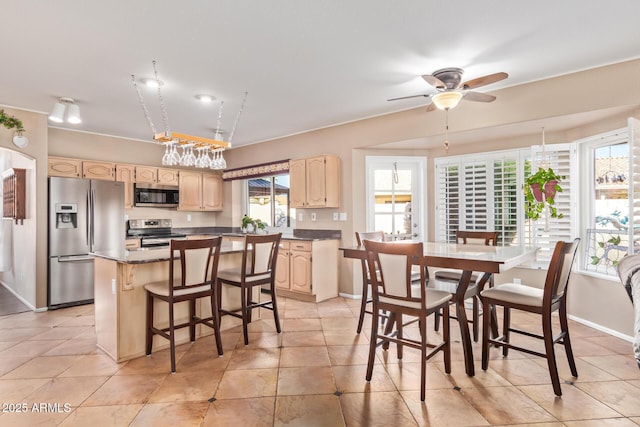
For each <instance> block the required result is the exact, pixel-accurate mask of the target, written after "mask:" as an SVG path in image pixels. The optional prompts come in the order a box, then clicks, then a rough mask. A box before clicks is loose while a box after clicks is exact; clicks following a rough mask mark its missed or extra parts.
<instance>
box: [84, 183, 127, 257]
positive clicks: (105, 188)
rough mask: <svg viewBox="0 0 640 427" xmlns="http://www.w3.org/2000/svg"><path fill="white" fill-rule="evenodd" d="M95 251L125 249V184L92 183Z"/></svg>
mask: <svg viewBox="0 0 640 427" xmlns="http://www.w3.org/2000/svg"><path fill="white" fill-rule="evenodd" d="M91 194H92V198H91V199H92V200H91V207H92V211H93V218H92V220H93V222H92V225H93V230H92V231H93V232H92V236H91V237H92V239H91V242H92V250H93V251H116V250H117V251H121V250H123V249H124V238H125V227H124V183H123V182H117V181H112V182H109V181H95V180H93V181H91Z"/></svg>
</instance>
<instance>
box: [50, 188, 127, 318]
mask: <svg viewBox="0 0 640 427" xmlns="http://www.w3.org/2000/svg"><path fill="white" fill-rule="evenodd" d="M124 238H125V221H124V183H122V182H115V181H101V180H88V179H77V178H57V177H51V178H49V274H48V282H49V283H48V298H47V302H48V306H49V308H60V307H66V306H71V305H79V304H88V303H91V302H93V257H92V256H91V255H89V253H90V252H95V251H108V250H123V249H124Z"/></svg>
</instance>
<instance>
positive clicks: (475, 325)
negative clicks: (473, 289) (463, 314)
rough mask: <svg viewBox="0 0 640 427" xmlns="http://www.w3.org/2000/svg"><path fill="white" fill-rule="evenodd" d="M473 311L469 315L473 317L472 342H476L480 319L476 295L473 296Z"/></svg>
mask: <svg viewBox="0 0 640 427" xmlns="http://www.w3.org/2000/svg"><path fill="white" fill-rule="evenodd" d="M472 298H473V313H471V316H472V317H473V342H478V336H479V335H480V333H479V332H480V331H479V329H480V325H479V323H480V319H479V307H478V305H479V304H478V297H477V296H475V295H474V296H473V297H472Z"/></svg>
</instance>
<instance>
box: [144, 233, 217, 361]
mask: <svg viewBox="0 0 640 427" xmlns="http://www.w3.org/2000/svg"><path fill="white" fill-rule="evenodd" d="M221 241H222V238H221V237H215V238H211V239H200V240H171V245H170V251H171V252H170V254H171V256H170V259H169V278H168V280H162V281H157V282H150V283H147V284H145V285H144V289H145V290H146V291H147V334H146V354H147V356H148V355H150V354H151V350H152V346H153V336H154V335H160V336H161V337H164V338H166V339H168V340H169V347H170V351H171V372H176V343H175V330H176V329H179V328H184V327H187V326H188V327H189V338H190V340H191V342H194V341H195V340H196V325H197V324H203V325H207V326H209V327H210V328H213V331H214V335H215V340H216V347H217V349H218V355H220V356H222V339H221V337H220V319H219V318H218V310H217V307H218V306H217V298H216V297H215V282H216V273H217V271H218V261H219V259H220V244H221ZM176 252H178V253H179V256H178V257H176ZM178 260H179V262H180V264H179V266H180V268H179V275H178V277H176V276H174V270H175V264H176V262H177V261H178ZM198 264H200V265H203V266H204V271H202V270H200V271H198V270H197V269H196V267H193V265H198ZM196 272H197V273H196ZM200 274H202V275H200ZM187 276H188V277H189V280H187ZM194 279H195V282H193V280H194ZM205 297H209V298H211V316H209V317H206V318H199V317H197V316H196V300H197V299H198V298H205ZM156 299H158V300H161V301H165V302H166V303H168V304H169V326H168V327H165V328H159V327H156V326H154V324H153V314H154V301H155V300H156ZM183 301H188V302H189V320H188V321H186V322H183V323H180V324H176V323H175V313H174V305H175V304H176V303H178V302H183Z"/></svg>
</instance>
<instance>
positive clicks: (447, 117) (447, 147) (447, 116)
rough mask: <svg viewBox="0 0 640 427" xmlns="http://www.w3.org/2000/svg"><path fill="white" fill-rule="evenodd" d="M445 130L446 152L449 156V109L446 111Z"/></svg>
mask: <svg viewBox="0 0 640 427" xmlns="http://www.w3.org/2000/svg"><path fill="white" fill-rule="evenodd" d="M444 114H445V128H444V151H445V152H446V153H447V154H449V109H448V108H447V109H446V110H444Z"/></svg>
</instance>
